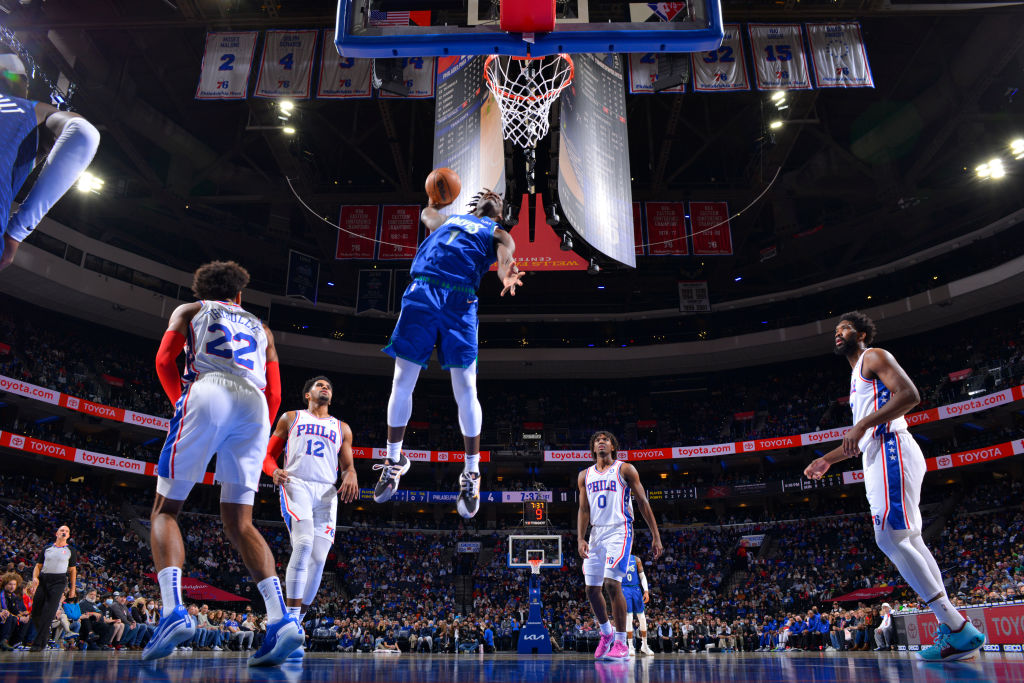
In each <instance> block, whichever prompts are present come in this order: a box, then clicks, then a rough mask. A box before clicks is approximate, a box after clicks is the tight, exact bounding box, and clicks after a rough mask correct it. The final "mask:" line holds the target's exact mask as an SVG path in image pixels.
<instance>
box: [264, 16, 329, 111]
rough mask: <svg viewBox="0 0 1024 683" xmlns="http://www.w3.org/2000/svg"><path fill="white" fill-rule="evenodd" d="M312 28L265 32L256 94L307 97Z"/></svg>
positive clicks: (310, 65)
mask: <svg viewBox="0 0 1024 683" xmlns="http://www.w3.org/2000/svg"><path fill="white" fill-rule="evenodd" d="M317 33H319V32H318V31H316V30H308V31H278V30H273V31H267V37H266V41H265V42H264V44H263V61H262V62H261V63H260V75H259V78H257V79H256V92H255V93H254V95H255V96H256V97H292V98H295V99H306V98H308V97H309V86H310V81H311V80H312V77H313V48H314V47H315V46H316V36H317Z"/></svg>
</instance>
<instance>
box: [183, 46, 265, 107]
mask: <svg viewBox="0 0 1024 683" xmlns="http://www.w3.org/2000/svg"><path fill="white" fill-rule="evenodd" d="M256 34H257V32H256V31H229V32H221V33H207V34H206V50H205V52H204V53H203V66H202V68H201V70H200V74H199V86H198V87H197V88H196V99H197V100H244V99H245V97H246V95H247V94H248V92H249V71H250V69H251V68H252V53H253V50H254V49H255V48H256Z"/></svg>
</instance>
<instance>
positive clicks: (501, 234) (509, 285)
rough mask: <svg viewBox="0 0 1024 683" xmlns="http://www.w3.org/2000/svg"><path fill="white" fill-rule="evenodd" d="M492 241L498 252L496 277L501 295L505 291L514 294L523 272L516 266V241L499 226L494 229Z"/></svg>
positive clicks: (519, 284)
mask: <svg viewBox="0 0 1024 683" xmlns="http://www.w3.org/2000/svg"><path fill="white" fill-rule="evenodd" d="M494 241H495V242H496V245H497V249H496V251H497V252H498V279H499V280H501V286H502V289H501V296H505V293H506V292H507V293H508V294H510V295H512V296H515V295H516V287H520V286H522V284H523V273H520V272H519V268H518V267H516V258H515V254H516V242H515V240H514V239H512V235H510V234H508V231H506V230H502V229H501V228H495V229H494Z"/></svg>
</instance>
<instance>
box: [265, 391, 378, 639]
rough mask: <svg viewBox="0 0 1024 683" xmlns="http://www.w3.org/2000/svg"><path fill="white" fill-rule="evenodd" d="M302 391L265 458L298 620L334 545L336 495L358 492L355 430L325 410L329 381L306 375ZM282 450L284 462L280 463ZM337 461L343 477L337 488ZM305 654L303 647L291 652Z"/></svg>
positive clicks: (288, 591) (350, 496)
mask: <svg viewBox="0 0 1024 683" xmlns="http://www.w3.org/2000/svg"><path fill="white" fill-rule="evenodd" d="M302 396H303V398H304V399H305V400H306V409H305V410H291V411H289V412H287V413H285V414H284V415H282V416H281V419H280V420H278V421H277V428H276V429H275V430H274V434H273V435H272V436H271V437H270V443H269V445H268V446H267V456H266V458H265V459H264V461H263V471H264V472H265V473H266V474H267V475H268V476H270V477H271V478H272V479H273V480H274V484H276V485H278V486H280V487H281V489H280V497H281V516H282V517H284V521H285V524H286V525H287V526H288V532H289V533H290V534H291V541H292V556H291V559H290V560H289V561H288V570H287V572H286V573H285V580H284V584H285V595H286V596H287V597H286V599H285V604H287V606H288V613H289V614H291V615H292V616H295V617H297V618H298V619H299V621H300V622H301V621H302V617H303V616H305V614H306V611H307V610H308V609H309V606H310V605H311V604H312V603H313V599H314V598H315V597H316V592H317V590H318V589H319V588H320V579H321V578H322V577H323V573H324V564H325V563H326V562H327V554H328V553H329V552H330V550H331V546H333V545H334V528H335V526H336V520H337V517H338V495H339V494H341V498H342V500H343V501H344V502H346V503H350V502H352V501H353V500H355V499H356V497H357V496H358V495H359V482H358V480H357V479H356V469H355V467H354V466H353V463H352V430H351V428H349V426H348V425H347V424H345V423H344V422H342V421H341V420H339V419H338V418H336V417H331V415H330V414H329V413H328V412H327V410H328V408H329V407H330V405H331V398H332V397H333V396H334V387H333V386H332V385H331V380H329V379H327V378H326V377H323V376H320V377H314V378H313V379H310V380H307V381H306V384H305V386H303V387H302ZM282 451H284V452H285V460H284V467H279V466H278V461H279V459H280V456H281V452H282ZM339 454H340V457H339ZM339 465H340V470H341V473H342V482H341V486H340V487H337V485H336V482H337V479H338V473H339ZM301 656H302V648H301V647H300V648H298V649H296V650H295V654H294V655H293V657H294V658H296V659H298V658H300V657H301Z"/></svg>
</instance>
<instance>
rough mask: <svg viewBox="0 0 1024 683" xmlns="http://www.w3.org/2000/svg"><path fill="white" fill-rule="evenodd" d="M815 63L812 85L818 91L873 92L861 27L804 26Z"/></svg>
mask: <svg viewBox="0 0 1024 683" xmlns="http://www.w3.org/2000/svg"><path fill="white" fill-rule="evenodd" d="M807 39H808V41H809V42H810V44H811V59H812V60H814V84H815V85H816V86H817V87H819V88H873V87H875V82H874V80H873V79H872V78H871V67H870V66H868V53H867V51H866V50H865V49H864V39H863V38H862V37H861V34H860V23H858V22H856V21H846V22H842V23H836V24H807Z"/></svg>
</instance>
